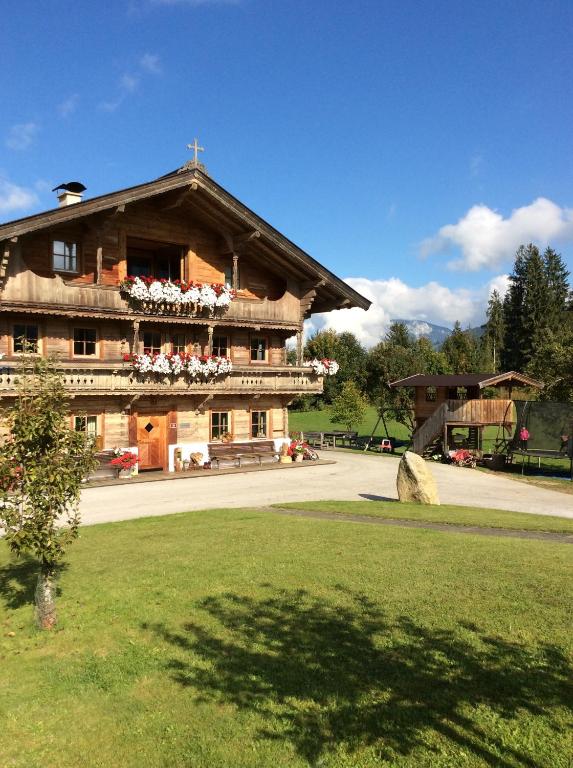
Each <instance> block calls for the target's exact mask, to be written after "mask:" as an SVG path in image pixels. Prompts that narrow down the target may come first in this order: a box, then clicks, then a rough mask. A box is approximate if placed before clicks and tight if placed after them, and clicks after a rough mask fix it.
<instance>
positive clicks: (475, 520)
mask: <svg viewBox="0 0 573 768" xmlns="http://www.w3.org/2000/svg"><path fill="white" fill-rule="evenodd" d="M274 506H276V507H282V508H289V509H306V510H309V511H311V512H315V511H319V512H333V513H336V514H341V515H365V516H367V517H385V518H390V519H394V520H417V521H422V522H423V521H426V522H430V523H450V524H454V525H471V526H478V527H479V528H505V529H508V530H517V531H547V532H552V533H567V534H573V519H567V518H563V517H552V516H550V515H547V516H546V515H530V514H526V513H524V512H505V511H503V510H499V509H478V508H474V507H457V506H452V505H448V504H443V505H440V506H437V507H434V506H429V505H422V504H405V503H402V504H399V503H398V502H395V501H301V502H291V503H288V504H286V503H285V504H275V505H274Z"/></svg>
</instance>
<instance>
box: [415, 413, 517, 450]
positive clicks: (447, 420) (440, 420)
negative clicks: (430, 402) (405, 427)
mask: <svg viewBox="0 0 573 768" xmlns="http://www.w3.org/2000/svg"><path fill="white" fill-rule="evenodd" d="M514 413H515V409H514V407H513V402H512V401H511V400H446V402H445V403H442V404H441V405H440V406H439V407H438V408H437V409H436V410H435V411H434V413H433V414H432V415H431V416H430V417H429V418H428V419H426V421H425V422H424V423H423V424H422V426H421V427H420V428H419V429H417V430H416V431H415V432H414V434H413V435H412V449H413V451H414V453H420V454H421V453H423V451H424V448H426V446H428V445H430V444H431V443H432V442H433V441H434V440H436V439H437V438H438V437H440V435H442V434H443V431H444V426H445V425H446V424H452V425H459V426H464V425H466V424H467V425H475V426H487V425H488V424H503V425H507V426H510V425H512V424H514V423H515V415H514Z"/></svg>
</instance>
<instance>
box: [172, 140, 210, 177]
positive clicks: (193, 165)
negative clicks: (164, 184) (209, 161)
mask: <svg viewBox="0 0 573 768" xmlns="http://www.w3.org/2000/svg"><path fill="white" fill-rule="evenodd" d="M187 149H190V150H191V151H192V152H193V157H192V158H191V160H187V162H186V163H184V165H182V166H181V168H179V169H178V170H177V173H185V171H195V170H199V171H202V172H203V173H205V174H206V173H207V169H206V168H205V166H204V165H203V163H200V162H199V152H204V151H205V148H204V147H200V146H199V139H193V143H192V144H187Z"/></svg>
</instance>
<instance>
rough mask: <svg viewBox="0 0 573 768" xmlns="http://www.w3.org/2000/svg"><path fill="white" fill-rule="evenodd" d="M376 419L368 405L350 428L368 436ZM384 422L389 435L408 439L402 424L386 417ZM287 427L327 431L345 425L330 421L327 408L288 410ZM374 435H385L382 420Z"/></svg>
mask: <svg viewBox="0 0 573 768" xmlns="http://www.w3.org/2000/svg"><path fill="white" fill-rule="evenodd" d="M377 421H378V414H377V413H376V408H374V407H373V406H370V407H369V408H368V409H367V412H366V416H365V417H364V419H363V421H362V422H361V423H360V424H355V425H354V426H353V428H352V429H353V430H354V431H355V432H358V434H359V435H368V436H369V435H371V434H372V430H373V429H374V426H375V424H376V422H377ZM386 423H387V426H388V431H389V433H390V436H391V437H394V438H397V439H398V440H404V441H407V440H408V439H409V436H410V435H409V433H408V430H407V429H406V427H404V426H403V425H402V424H398V423H397V422H395V421H391V420H388V419H387V420H386ZM289 429H290V431H291V432H307V431H308V432H329V431H330V430H333V429H334V430H337V429H340V430H345V429H346V425H344V424H340V423H338V422H334V423H333V422H331V421H330V412H329V411H328V410H327V409H325V410H323V411H289ZM375 436H376V437H386V432H385V431H384V427H383V425H382V422H380V423H379V424H378V427H377V429H376V435H375Z"/></svg>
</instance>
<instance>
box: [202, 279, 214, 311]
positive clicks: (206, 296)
mask: <svg viewBox="0 0 573 768" xmlns="http://www.w3.org/2000/svg"><path fill="white" fill-rule="evenodd" d="M216 303H217V294H216V293H215V291H214V290H213V288H212V287H211V286H210V285H202V286H201V290H200V291H199V304H200V306H202V307H209V308H211V307H214V306H215V305H216Z"/></svg>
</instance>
